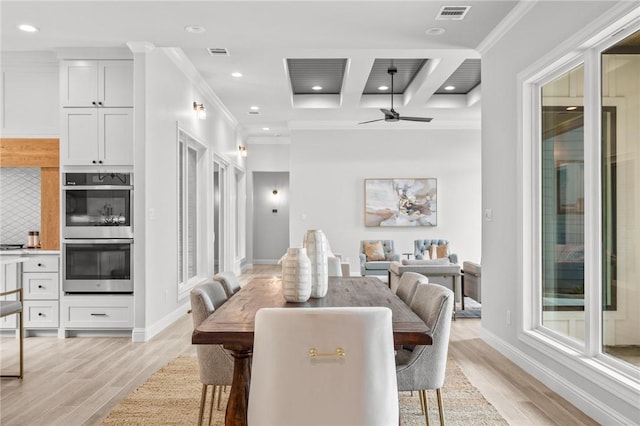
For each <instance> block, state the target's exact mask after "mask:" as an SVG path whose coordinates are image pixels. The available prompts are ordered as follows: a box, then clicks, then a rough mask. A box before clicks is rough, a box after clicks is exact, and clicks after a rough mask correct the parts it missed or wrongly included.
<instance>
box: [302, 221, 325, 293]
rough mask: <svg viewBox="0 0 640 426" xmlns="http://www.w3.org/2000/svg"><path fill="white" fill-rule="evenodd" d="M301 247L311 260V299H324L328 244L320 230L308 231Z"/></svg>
mask: <svg viewBox="0 0 640 426" xmlns="http://www.w3.org/2000/svg"><path fill="white" fill-rule="evenodd" d="M302 245H303V247H305V248H306V249H307V255H308V256H309V259H310V260H311V297H313V298H320V297H324V296H326V294H327V290H328V289H329V266H328V262H327V255H328V253H329V243H328V242H327V237H326V236H325V235H324V232H322V231H321V230H320V229H309V230H308V231H307V233H306V234H305V236H304V241H303V243H302Z"/></svg>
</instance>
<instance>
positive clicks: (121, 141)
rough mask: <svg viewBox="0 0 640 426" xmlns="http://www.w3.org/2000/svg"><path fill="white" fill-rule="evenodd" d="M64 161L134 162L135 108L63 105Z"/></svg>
mask: <svg viewBox="0 0 640 426" xmlns="http://www.w3.org/2000/svg"><path fill="white" fill-rule="evenodd" d="M62 115H63V122H62V155H61V157H62V158H61V162H62V164H64V165H112V166H128V165H133V109H132V108H63V111H62Z"/></svg>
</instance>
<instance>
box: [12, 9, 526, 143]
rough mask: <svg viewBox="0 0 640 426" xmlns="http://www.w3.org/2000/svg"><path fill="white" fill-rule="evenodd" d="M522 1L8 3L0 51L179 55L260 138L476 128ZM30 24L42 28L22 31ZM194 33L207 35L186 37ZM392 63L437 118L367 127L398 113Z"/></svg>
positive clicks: (404, 95)
mask: <svg viewBox="0 0 640 426" xmlns="http://www.w3.org/2000/svg"><path fill="white" fill-rule="evenodd" d="M517 3H518V2H517V1H509V0H502V1H500V0H499V1H491V0H473V1H463V2H458V1H456V2H446V1H430V0H426V1H425V0H422V1H420V0H410V1H369V0H354V1H331V0H324V1H312V0H293V1H270V0H258V1H243V0H234V1H216V0H208V1H203V0H201V1H157V0H156V1H152V0H142V1H122V0H121V1H54V0H45V1H39V2H35V1H28V0H3V1H2V4H1V5H0V9H1V10H0V12H1V15H2V16H1V24H2V28H1V48H2V52H3V53H5V52H9V51H49V50H54V51H55V50H57V49H59V48H69V47H95V48H105V47H126V46H127V43H129V42H147V43H151V44H153V45H154V46H156V48H173V49H175V51H177V52H180V53H181V54H182V55H184V57H186V58H188V60H189V61H191V62H192V63H193V65H194V66H195V68H196V69H197V70H198V72H199V73H200V75H201V76H202V77H203V79H204V81H205V82H206V83H207V85H209V86H210V87H211V89H212V90H213V92H215V94H216V96H217V97H218V98H219V99H220V101H221V102H222V103H223V104H224V105H225V107H226V108H227V109H228V110H229V112H230V113H231V115H233V117H234V118H235V119H236V120H237V121H238V124H239V125H240V127H241V132H243V133H244V134H245V135H247V136H249V137H251V138H254V139H257V138H262V137H268V138H273V137H285V136H287V135H289V134H290V132H291V130H292V129H296V128H373V129H375V128H397V129H404V128H460V127H464V128H477V127H479V123H480V104H481V100H480V87H481V75H480V64H481V63H480V56H481V54H480V51H479V50H480V49H479V46H482V45H483V43H484V44H486V43H487V41H488V40H491V39H492V38H493V37H495V33H496V28H497V27H499V26H500V24H501V22H502V21H503V20H504V19H505V17H508V16H509V13H510V12H512V10H514V7H516V6H517ZM447 6H456V7H459V6H466V7H464V8H462V9H457V8H448V9H444V10H443V7H447ZM512 13H513V12H512ZM22 23H29V24H32V25H34V26H36V27H38V28H39V29H40V31H39V32H37V33H24V32H21V31H20V30H18V28H17V26H18V25H19V24H22ZM188 26H196V27H199V28H200V29H201V30H200V31H199V32H198V31H196V32H188V31H185V28H186V27H188ZM211 49H213V50H214V51H219V53H218V54H211V53H210V50H211ZM391 64H393V66H395V67H396V68H397V69H398V73H397V74H395V76H394V92H395V96H394V107H395V109H396V110H397V111H398V112H400V113H401V114H402V115H406V116H428V117H433V121H432V122H430V123H419V122H417V123H415V122H393V123H387V122H384V121H382V122H376V123H370V124H365V125H359V124H358V123H359V122H362V121H367V120H373V119H376V118H380V116H381V112H380V111H379V109H380V108H389V107H390V101H391V99H390V96H391V95H390V93H391V92H390V83H391V82H390V76H389V74H387V69H388V68H389V66H390V65H391ZM232 73H241V74H242V76H241V77H234V76H232ZM314 86H318V87H321V89H319V88H318V87H316V88H315V89H314ZM381 86H388V87H389V88H388V89H380V87H381ZM446 86H453V87H454V89H450V88H449V89H448V90H447V89H445V87H446ZM251 107H257V109H255V108H254V109H251Z"/></svg>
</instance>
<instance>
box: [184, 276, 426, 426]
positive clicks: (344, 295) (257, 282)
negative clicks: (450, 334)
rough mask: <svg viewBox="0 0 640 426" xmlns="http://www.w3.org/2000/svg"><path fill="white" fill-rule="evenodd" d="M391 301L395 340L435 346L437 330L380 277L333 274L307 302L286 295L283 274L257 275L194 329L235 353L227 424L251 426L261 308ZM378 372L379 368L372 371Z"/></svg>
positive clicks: (198, 337) (199, 337)
mask: <svg viewBox="0 0 640 426" xmlns="http://www.w3.org/2000/svg"><path fill="white" fill-rule="evenodd" d="M354 306H386V307H388V308H390V309H391V312H392V315H391V316H392V323H393V342H394V345H396V346H400V345H430V344H431V343H432V341H431V330H430V329H429V327H427V325H426V324H425V323H424V322H423V321H422V320H421V319H420V317H419V316H418V315H416V314H415V313H414V312H413V311H412V310H411V309H410V308H409V306H407V305H406V304H405V303H404V302H403V301H402V300H401V299H400V298H399V297H398V296H396V295H395V294H394V293H393V292H392V291H391V290H390V289H389V287H388V286H387V285H386V284H385V283H383V282H382V281H381V280H379V279H378V278H375V277H330V278H329V289H328V292H327V295H326V296H325V297H322V298H318V299H309V300H308V301H307V302H303V303H290V302H287V301H286V300H285V298H284V295H283V292H282V280H281V278H278V277H270V278H254V279H252V280H251V281H250V282H249V283H247V285H245V286H244V287H242V289H241V290H240V291H239V292H237V293H236V294H235V295H233V296H232V297H231V298H230V299H229V300H228V301H227V302H226V303H224V304H223V305H222V306H221V307H220V308H218V309H216V310H215V311H214V312H213V313H212V314H211V315H210V316H209V317H208V318H207V319H205V320H204V321H203V322H202V324H200V326H198V327H197V328H196V330H194V332H193V335H192V338H191V342H192V343H193V344H198V345H210V344H219V345H223V346H224V347H225V348H226V349H228V350H229V351H231V354H232V355H233V357H234V369H233V379H232V383H231V390H230V392H229V402H228V404H227V411H226V414H225V424H226V425H234V426H237V425H241V426H243V425H246V424H247V407H248V401H249V385H250V380H251V356H252V351H253V332H254V324H255V315H256V312H257V311H258V310H259V309H261V308H293V309H295V308H297V307H318V308H320V307H354ZM372 374H375V373H372Z"/></svg>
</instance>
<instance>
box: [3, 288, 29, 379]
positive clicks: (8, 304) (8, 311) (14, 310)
mask: <svg viewBox="0 0 640 426" xmlns="http://www.w3.org/2000/svg"><path fill="white" fill-rule="evenodd" d="M14 293H16V294H17V295H18V299H17V300H0V318H2V317H6V316H7V315H13V314H17V315H18V317H19V321H20V328H19V333H20V373H19V374H17V375H16V374H2V375H1V377H11V378H17V379H22V376H23V372H24V325H23V306H24V305H23V300H22V289H21V288H18V289H16V290H11V291H5V292H2V293H0V297H4V296H8V295H11V294H14Z"/></svg>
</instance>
